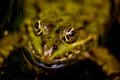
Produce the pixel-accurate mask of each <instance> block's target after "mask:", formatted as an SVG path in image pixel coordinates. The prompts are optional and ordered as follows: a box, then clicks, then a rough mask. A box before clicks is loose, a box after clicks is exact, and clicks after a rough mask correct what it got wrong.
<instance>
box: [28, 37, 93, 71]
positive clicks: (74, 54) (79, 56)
mask: <svg viewBox="0 0 120 80" xmlns="http://www.w3.org/2000/svg"><path fill="white" fill-rule="evenodd" d="M94 43H95V42H94V39H93V37H90V38H88V39H87V40H86V41H84V45H83V44H81V45H79V46H76V47H74V48H73V49H72V50H70V51H68V52H66V53H62V54H63V55H62V56H55V57H54V58H53V59H51V60H50V58H51V56H49V55H46V56H44V55H43V57H42V56H41V55H40V54H38V52H37V51H36V49H35V48H34V46H33V45H32V43H31V42H29V49H28V51H29V53H28V54H27V55H29V60H30V61H32V63H33V64H34V65H37V66H38V67H44V68H51V69H57V68H61V67H65V66H68V65H71V64H73V63H76V62H77V61H78V60H79V61H80V60H84V59H86V58H85V57H84V56H83V54H84V52H86V51H88V50H90V47H91V46H93V45H94ZM51 49H52V48H51ZM51 49H50V50H49V51H47V52H49V53H48V54H50V53H51Z"/></svg>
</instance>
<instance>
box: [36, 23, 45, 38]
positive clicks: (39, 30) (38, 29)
mask: <svg viewBox="0 0 120 80" xmlns="http://www.w3.org/2000/svg"><path fill="white" fill-rule="evenodd" d="M43 31H44V27H43V24H41V22H40V21H37V22H36V23H35V24H34V33H35V34H36V35H37V36H39V35H41V34H42V33H43Z"/></svg>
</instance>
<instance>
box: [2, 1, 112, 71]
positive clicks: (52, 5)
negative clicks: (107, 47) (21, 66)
mask: <svg viewBox="0 0 120 80" xmlns="http://www.w3.org/2000/svg"><path fill="white" fill-rule="evenodd" d="M23 3H24V5H23V6H22V9H23V19H22V21H21V22H20V23H19V25H18V26H17V27H18V28H19V30H18V31H15V33H12V34H10V35H5V37H4V38H3V39H1V41H0V43H1V44H3V45H8V44H7V42H8V40H7V39H9V40H11V41H12V40H13V38H14V41H13V42H10V43H9V45H10V48H9V47H8V48H3V47H1V48H0V53H1V55H3V56H8V55H9V53H10V52H11V51H12V50H14V49H15V48H24V50H25V51H26V52H25V53H24V52H22V53H21V54H23V57H24V58H25V60H26V62H28V64H30V65H32V66H33V67H34V68H35V69H36V70H38V71H39V69H41V68H40V67H42V68H47V69H58V68H62V67H65V66H69V65H72V64H75V63H76V62H78V61H82V60H85V59H86V56H85V55H86V53H87V52H88V53H89V52H91V51H92V50H93V49H95V48H97V47H98V46H99V43H98V40H99V38H100V37H101V36H103V34H104V33H105V30H106V29H107V28H108V27H109V26H108V23H109V22H110V21H111V15H113V13H111V6H112V3H111V1H110V0H92V1H90V0H84V1H83V0H80V1H79V0H63V1H61V0H56V1H55V0H34V1H32V0H26V1H23ZM5 39H6V40H5ZM5 47H6V46H5ZM6 49H7V50H6ZM5 54H6V55H5ZM87 56H89V55H87ZM89 58H90V56H89ZM0 59H3V58H0ZM91 59H92V58H91ZM1 63H2V61H1ZM47 65H49V66H47Z"/></svg>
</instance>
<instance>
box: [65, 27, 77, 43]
mask: <svg viewBox="0 0 120 80" xmlns="http://www.w3.org/2000/svg"><path fill="white" fill-rule="evenodd" d="M76 39H77V31H76V30H75V29H74V28H69V29H65V30H64V31H63V40H64V41H65V42H67V43H72V42H74V41H75V40H76Z"/></svg>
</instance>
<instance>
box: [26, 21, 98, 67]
mask: <svg viewBox="0 0 120 80" xmlns="http://www.w3.org/2000/svg"><path fill="white" fill-rule="evenodd" d="M61 22H62V21H60V22H57V23H56V22H53V21H50V20H46V19H37V20H34V22H33V21H32V24H31V22H30V24H29V25H28V35H29V37H28V45H27V50H28V51H29V54H27V55H29V56H30V59H31V60H32V61H33V62H34V63H35V64H37V65H38V66H42V67H45V68H60V67H64V66H67V65H71V64H73V63H76V62H77V61H80V60H84V59H85V57H84V56H83V54H84V53H85V52H86V51H90V50H91V49H92V48H93V47H95V46H96V45H97V42H96V41H97V40H96V39H97V37H96V35H94V34H93V33H91V32H89V31H88V30H87V29H86V27H83V26H79V25H75V24H74V25H73V24H70V23H66V24H64V25H62V24H63V23H62V24H61ZM46 65H49V66H46Z"/></svg>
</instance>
